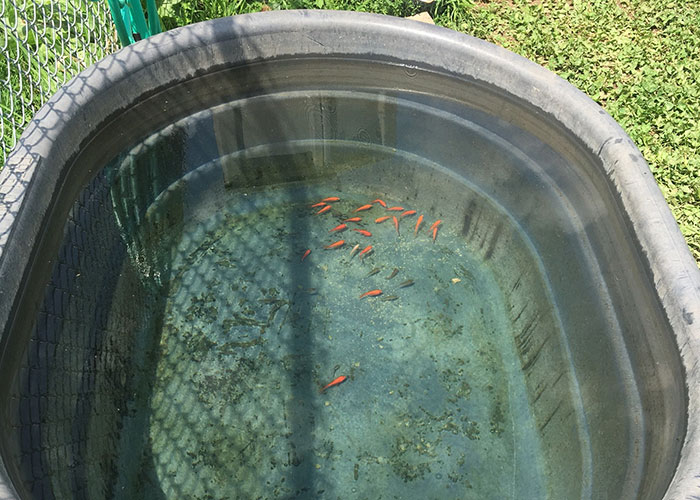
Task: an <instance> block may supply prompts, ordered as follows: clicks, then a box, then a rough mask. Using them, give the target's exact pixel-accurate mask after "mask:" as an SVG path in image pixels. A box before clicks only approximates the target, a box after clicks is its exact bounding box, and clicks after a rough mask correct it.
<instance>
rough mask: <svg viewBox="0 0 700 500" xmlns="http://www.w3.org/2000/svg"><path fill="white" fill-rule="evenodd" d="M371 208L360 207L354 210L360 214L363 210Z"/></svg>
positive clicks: (369, 206) (370, 206) (368, 206)
mask: <svg viewBox="0 0 700 500" xmlns="http://www.w3.org/2000/svg"><path fill="white" fill-rule="evenodd" d="M370 208H372V205H362V206H361V207H360V208H356V209H355V212H362V211H363V210H369V209H370Z"/></svg>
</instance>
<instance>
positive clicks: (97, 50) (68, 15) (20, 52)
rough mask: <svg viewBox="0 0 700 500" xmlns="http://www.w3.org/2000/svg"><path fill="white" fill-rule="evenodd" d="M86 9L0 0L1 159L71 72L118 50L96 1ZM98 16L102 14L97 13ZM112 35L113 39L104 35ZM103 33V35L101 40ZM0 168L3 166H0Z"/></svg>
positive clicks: (62, 1) (65, 0)
mask: <svg viewBox="0 0 700 500" xmlns="http://www.w3.org/2000/svg"><path fill="white" fill-rule="evenodd" d="M87 5H89V8H88V9H86V8H85V6H83V5H79V3H78V2H76V1H73V0H33V1H31V2H26V5H25V2H16V3H10V2H8V1H7V0H0V11H2V16H1V17H0V30H1V31H2V32H3V34H4V37H3V38H2V39H1V41H0V43H2V44H3V46H4V49H5V50H3V53H2V55H0V75H2V77H3V85H2V86H0V120H2V125H3V132H4V133H3V134H2V140H1V142H0V146H1V150H0V153H1V154H0V163H2V162H4V159H5V156H6V155H7V154H8V153H9V151H10V149H11V148H12V146H13V145H14V139H15V137H13V134H12V133H11V131H12V129H13V128H14V130H15V133H16V137H17V138H18V137H19V136H20V134H21V133H22V130H23V129H24V127H25V126H26V125H27V123H28V122H29V120H31V118H32V117H33V116H34V114H35V113H36V112H37V111H38V110H39V108H40V107H41V106H42V105H43V104H44V102H45V101H46V100H47V99H48V98H49V97H50V96H51V95H52V94H53V93H54V92H56V91H57V90H58V89H59V88H60V86H61V85H63V84H64V83H65V82H66V81H67V80H69V79H70V78H71V77H72V76H74V75H76V74H77V73H78V72H79V71H80V70H82V69H84V68H85V67H86V66H87V65H88V64H91V63H93V62H96V60H97V59H99V58H101V57H103V56H104V55H106V54H107V53H109V52H110V51H113V50H116V49H117V48H118V46H117V45H116V42H115V41H116V35H112V34H111V32H109V33H108V31H107V30H108V29H109V30H111V20H110V24H108V23H107V22H104V16H103V15H102V14H101V13H100V11H99V9H98V8H97V7H98V4H96V3H92V2H90V3H88V4H87ZM101 15H102V17H100V16H101ZM107 35H111V36H112V38H111V39H105V36H107ZM101 36H102V38H100V37H101ZM0 168H1V165H0Z"/></svg>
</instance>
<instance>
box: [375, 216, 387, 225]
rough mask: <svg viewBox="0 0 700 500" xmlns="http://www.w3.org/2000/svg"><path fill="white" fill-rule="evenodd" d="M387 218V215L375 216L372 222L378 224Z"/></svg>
mask: <svg viewBox="0 0 700 500" xmlns="http://www.w3.org/2000/svg"><path fill="white" fill-rule="evenodd" d="M388 218H389V216H388V215H385V216H383V217H377V218H376V219H374V222H376V223H377V224H379V223H381V222H384V221H385V220H387V219H388Z"/></svg>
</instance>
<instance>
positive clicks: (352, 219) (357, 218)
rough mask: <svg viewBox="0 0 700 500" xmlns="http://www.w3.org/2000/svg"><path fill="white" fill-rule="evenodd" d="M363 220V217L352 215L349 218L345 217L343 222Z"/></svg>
mask: <svg viewBox="0 0 700 500" xmlns="http://www.w3.org/2000/svg"><path fill="white" fill-rule="evenodd" d="M361 220H362V217H350V218H349V219H345V220H344V221H343V222H360V221H361Z"/></svg>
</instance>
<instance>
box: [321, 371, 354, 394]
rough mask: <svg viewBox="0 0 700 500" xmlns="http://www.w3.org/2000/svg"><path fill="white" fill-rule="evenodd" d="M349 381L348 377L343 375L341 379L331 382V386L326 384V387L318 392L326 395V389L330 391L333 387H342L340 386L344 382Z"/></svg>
mask: <svg viewBox="0 0 700 500" xmlns="http://www.w3.org/2000/svg"><path fill="white" fill-rule="evenodd" d="M347 379H348V377H347V376H346V375H341V376H340V377H338V378H336V379H335V380H333V382H331V383H329V384H326V385H324V386H323V387H321V389H320V390H319V391H318V392H320V393H324V392H325V391H326V389H328V388H329V387H333V386H335V385H340V384H342V383H343V382H345V381H346V380H347Z"/></svg>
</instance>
